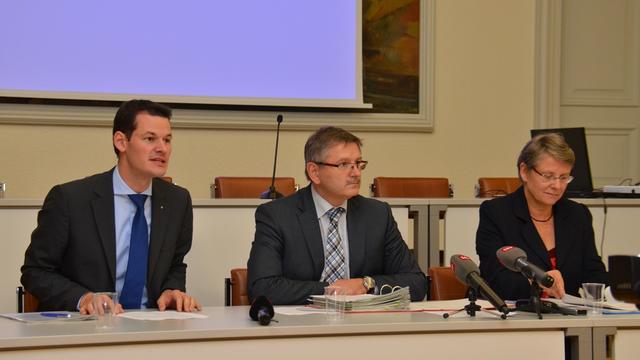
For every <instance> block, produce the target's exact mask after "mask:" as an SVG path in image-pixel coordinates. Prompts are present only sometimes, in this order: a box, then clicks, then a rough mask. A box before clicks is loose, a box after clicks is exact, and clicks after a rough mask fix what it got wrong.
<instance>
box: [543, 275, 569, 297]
mask: <svg viewBox="0 0 640 360" xmlns="http://www.w3.org/2000/svg"><path fill="white" fill-rule="evenodd" d="M547 275H549V276H551V277H552V278H553V285H551V287H550V288H546V287H544V286H543V288H544V289H545V290H547V292H548V293H549V295H551V296H553V297H554V298H556V299H562V297H563V296H564V279H563V278H562V273H560V271H558V270H549V271H547Z"/></svg>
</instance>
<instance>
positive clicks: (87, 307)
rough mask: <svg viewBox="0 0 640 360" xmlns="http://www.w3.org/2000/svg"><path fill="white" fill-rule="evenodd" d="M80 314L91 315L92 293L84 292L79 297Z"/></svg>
mask: <svg viewBox="0 0 640 360" xmlns="http://www.w3.org/2000/svg"><path fill="white" fill-rule="evenodd" d="M79 310H80V314H82V315H93V313H94V309H93V293H90V292H88V293H86V294H84V295H82V297H81V298H80V309H79Z"/></svg>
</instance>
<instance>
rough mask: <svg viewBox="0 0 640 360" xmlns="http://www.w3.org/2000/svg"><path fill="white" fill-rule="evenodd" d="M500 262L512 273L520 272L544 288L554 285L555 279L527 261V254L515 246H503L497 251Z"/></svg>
mask: <svg viewBox="0 0 640 360" xmlns="http://www.w3.org/2000/svg"><path fill="white" fill-rule="evenodd" d="M496 256H497V257H498V261H500V263H501V264H502V265H504V267H506V268H507V269H509V270H511V271H515V272H520V273H522V275H524V276H526V277H527V278H528V279H531V280H534V281H535V282H537V283H538V284H540V285H542V286H544V287H551V286H552V285H553V278H552V277H551V276H549V275H548V274H547V273H546V272H545V271H544V270H542V269H540V268H539V267H537V266H535V265H533V264H532V263H530V262H528V261H527V253H525V252H524V250H522V249H520V248H518V247H515V246H503V247H501V248H500V249H498V251H496Z"/></svg>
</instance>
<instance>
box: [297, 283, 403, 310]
mask: <svg viewBox="0 0 640 360" xmlns="http://www.w3.org/2000/svg"><path fill="white" fill-rule="evenodd" d="M344 298H345V300H344V309H345V311H384V310H408V309H409V304H410V303H411V295H410V294H409V288H408V287H404V288H398V289H396V290H395V291H393V292H391V293H388V294H384V295H370V294H365V295H345V297H344ZM309 301H310V302H311V306H313V307H317V308H325V307H326V303H327V301H330V302H331V301H336V300H334V299H331V297H325V296H324V295H312V296H311V298H310V299H309Z"/></svg>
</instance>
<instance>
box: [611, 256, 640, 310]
mask: <svg viewBox="0 0 640 360" xmlns="http://www.w3.org/2000/svg"><path fill="white" fill-rule="evenodd" d="M609 280H610V281H611V293H612V294H613V297H615V298H616V299H617V300H621V301H626V302H631V303H634V304H640V257H638V256H633V255H611V256H609Z"/></svg>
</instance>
